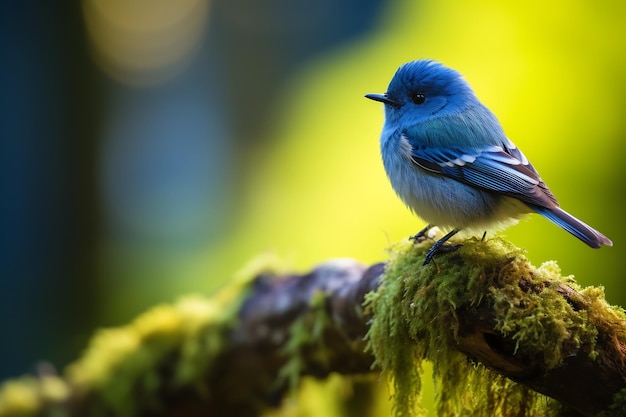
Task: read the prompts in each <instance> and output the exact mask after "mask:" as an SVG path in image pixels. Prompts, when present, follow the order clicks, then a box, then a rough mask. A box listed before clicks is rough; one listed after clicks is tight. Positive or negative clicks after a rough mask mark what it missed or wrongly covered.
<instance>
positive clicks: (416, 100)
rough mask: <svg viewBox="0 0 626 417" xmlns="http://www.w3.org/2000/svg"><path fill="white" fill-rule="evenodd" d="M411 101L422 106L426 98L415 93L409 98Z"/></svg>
mask: <svg viewBox="0 0 626 417" xmlns="http://www.w3.org/2000/svg"><path fill="white" fill-rule="evenodd" d="M411 100H413V103H415V104H422V103H424V102H425V101H426V96H425V95H424V94H422V93H415V94H413V95H412V96H411Z"/></svg>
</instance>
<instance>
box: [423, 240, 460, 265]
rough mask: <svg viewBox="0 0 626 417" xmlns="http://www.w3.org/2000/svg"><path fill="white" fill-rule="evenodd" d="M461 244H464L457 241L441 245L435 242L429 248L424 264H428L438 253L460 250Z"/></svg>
mask: <svg viewBox="0 0 626 417" xmlns="http://www.w3.org/2000/svg"><path fill="white" fill-rule="evenodd" d="M461 246H463V244H462V243H455V244H453V245H439V246H437V244H435V245H433V246H432V247H431V248H430V249H429V250H428V252H426V259H424V263H423V265H428V264H429V263H430V261H432V260H433V258H434V257H435V255H436V254H441V253H450V252H454V251H456V250H458V249H459V248H460V247H461Z"/></svg>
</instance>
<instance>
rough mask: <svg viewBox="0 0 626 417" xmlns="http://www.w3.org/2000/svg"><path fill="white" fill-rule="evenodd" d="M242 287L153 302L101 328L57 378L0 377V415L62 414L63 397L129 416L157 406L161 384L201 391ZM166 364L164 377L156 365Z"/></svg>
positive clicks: (89, 412) (95, 410) (97, 411)
mask: <svg viewBox="0 0 626 417" xmlns="http://www.w3.org/2000/svg"><path fill="white" fill-rule="evenodd" d="M245 293H246V291H245V289H244V288H243V287H241V286H236V288H234V287H233V288H230V289H229V290H227V291H224V292H223V293H222V294H220V295H219V296H217V297H214V298H212V299H207V298H205V297H202V296H189V297H186V298H184V299H182V300H180V301H179V302H178V303H176V304H174V305H161V306H157V307H154V308H153V309H151V310H150V311H148V312H146V313H144V314H143V315H141V316H139V317H138V318H137V319H135V320H134V321H133V322H132V323H130V324H129V325H126V326H124V327H119V328H114V329H106V330H101V331H99V332H98V333H96V335H95V337H94V338H93V339H92V341H91V343H90V345H89V347H88V348H87V350H86V352H85V353H84V355H83V356H82V357H81V358H80V359H79V360H77V361H76V362H74V363H73V364H71V365H70V366H69V367H68V368H67V370H66V372H65V375H64V377H63V378H60V377H52V376H44V377H40V378H34V377H24V378H22V379H19V380H16V381H9V382H7V383H5V384H4V385H3V386H2V387H1V388H0V416H2V417H8V416H11V417H18V416H19V417H22V416H24V417H27V416H35V415H39V414H38V413H40V412H41V409H42V408H43V407H46V409H47V410H48V413H47V414H46V415H51V416H58V417H61V416H64V415H67V414H66V411H64V410H63V407H62V405H63V404H64V403H65V402H67V401H72V402H74V401H76V403H77V404H83V405H82V406H79V407H84V410H82V414H81V415H86V416H105V415H115V416H135V415H137V414H138V413H139V412H140V411H146V409H149V410H152V411H155V410H159V407H160V402H159V395H158V393H159V390H160V389H163V388H165V386H167V388H168V389H176V388H179V387H183V386H184V387H188V388H191V389H195V390H197V391H198V392H199V393H200V394H202V392H203V390H204V389H205V388H206V387H205V386H204V385H203V384H204V382H203V381H204V379H205V378H206V376H207V372H208V370H209V369H210V367H211V365H212V361H213V360H214V359H215V357H216V356H217V355H218V354H219V353H220V352H221V349H222V343H223V340H224V333H225V331H227V330H228V329H229V328H230V327H231V326H233V325H235V315H234V313H235V312H236V311H237V309H238V307H239V303H240V300H242V299H243V298H244V297H245ZM164 366H165V367H167V369H168V372H166V373H165V374H167V376H166V377H165V376H164V375H162V374H161V373H160V371H163V367H164ZM172 374H173V375H172ZM86 399H88V400H86ZM138 404H141V409H140V408H139V406H138Z"/></svg>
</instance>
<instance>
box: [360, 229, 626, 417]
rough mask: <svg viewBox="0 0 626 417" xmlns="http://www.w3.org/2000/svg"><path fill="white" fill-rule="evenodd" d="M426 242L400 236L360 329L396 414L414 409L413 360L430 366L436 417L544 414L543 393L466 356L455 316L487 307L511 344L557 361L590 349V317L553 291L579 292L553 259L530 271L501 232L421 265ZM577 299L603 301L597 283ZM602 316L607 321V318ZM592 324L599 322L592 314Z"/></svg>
mask: <svg viewBox="0 0 626 417" xmlns="http://www.w3.org/2000/svg"><path fill="white" fill-rule="evenodd" d="M428 246H429V245H427V244H420V245H413V244H412V242H409V241H404V242H400V243H398V244H396V245H394V246H392V247H391V249H390V254H391V259H390V262H389V264H388V266H387V269H386V271H385V276H384V277H383V280H382V285H381V287H380V289H379V291H378V292H376V293H372V294H369V295H368V297H367V300H366V305H367V307H368V308H369V311H370V312H371V313H372V314H373V316H374V319H373V322H372V325H371V327H370V331H369V333H368V341H369V349H370V350H371V351H372V353H373V354H374V355H375V357H376V364H375V365H376V366H378V367H380V368H382V370H383V371H384V372H386V373H388V374H390V376H391V378H392V380H393V387H394V391H395V393H394V400H395V412H396V415H398V416H408V415H413V414H415V413H416V412H419V392H420V384H421V380H420V374H421V366H422V362H423V361H425V360H427V361H431V362H432V363H433V369H434V379H435V384H436V387H437V398H436V403H437V412H438V415H439V416H458V415H463V416H493V415H498V416H511V415H514V416H527V417H529V416H546V415H552V414H550V412H549V411H548V409H549V408H550V407H547V406H546V405H547V403H548V402H549V401H550V400H549V399H547V398H546V397H543V396H541V395H539V394H536V393H534V392H532V391H530V390H528V389H526V388H525V387H523V386H521V385H518V384H516V383H514V382H512V381H510V380H508V379H506V378H503V377H501V376H499V375H497V374H495V373H494V372H492V371H490V370H488V369H486V368H485V367H484V366H482V365H480V364H475V363H470V362H469V361H468V359H467V358H466V356H465V355H463V354H461V353H460V352H459V351H458V349H457V348H456V346H457V341H458V337H459V335H458V330H459V323H460V319H462V315H464V314H467V313H468V312H472V311H475V310H476V309H478V308H479V307H484V306H485V305H487V306H489V309H490V310H492V311H494V312H495V315H496V317H495V318H496V323H495V328H496V330H499V331H500V332H502V333H503V334H505V335H508V337H510V338H511V339H512V340H514V341H515V343H516V346H515V348H514V349H515V351H516V352H518V353H522V354H524V353H525V352H526V351H527V352H528V353H531V352H532V353H533V354H534V357H541V355H536V354H535V353H536V352H541V353H542V354H543V358H544V366H545V367H546V368H547V369H550V368H553V367H556V366H558V365H559V364H560V363H561V361H562V360H563V352H564V350H567V349H570V348H572V347H579V346H581V345H583V344H584V345H586V346H588V347H589V350H590V353H589V355H590V356H591V357H592V358H593V357H595V355H597V352H596V344H595V343H596V336H597V326H598V320H590V318H589V317H588V313H587V311H586V310H579V311H576V309H574V308H573V307H572V306H571V305H570V304H568V303H567V301H566V300H565V298H564V297H563V296H562V294H561V293H559V289H560V287H559V286H560V285H561V284H567V285H569V286H570V287H572V288H574V289H576V290H580V288H578V286H577V285H576V284H575V283H574V282H573V280H572V279H571V278H569V277H562V276H561V275H560V271H559V269H558V267H557V265H556V264H555V263H553V262H549V263H546V264H544V265H542V266H541V267H540V268H534V267H533V266H532V265H530V263H529V262H528V260H527V259H526V258H525V256H524V254H523V252H522V251H521V250H520V249H518V248H516V247H514V246H512V245H511V244H509V243H507V242H505V241H504V240H502V239H498V238H496V239H491V240H488V241H477V240H470V241H467V242H465V244H464V246H463V247H461V249H459V250H458V251H457V252H455V253H452V254H448V255H441V256H439V257H437V258H436V259H435V260H434V261H433V262H431V263H430V264H429V265H427V266H422V263H423V261H424V257H423V255H424V252H425V250H426V249H428ZM581 293H582V294H583V297H584V299H585V300H586V301H585V302H592V303H593V302H597V303H599V304H601V303H603V305H602V306H601V307H602V309H601V310H598V311H602V312H605V311H607V310H608V311H609V312H607V313H598V314H600V315H602V316H603V317H605V318H606V317H610V316H611V314H617V315H618V316H619V314H620V312H619V311H617V312H616V310H615V309H610V308H608V306H607V305H606V302H604V300H603V298H602V294H601V291H598V290H597V289H587V290H581ZM609 320H610V318H609ZM600 322H601V320H600Z"/></svg>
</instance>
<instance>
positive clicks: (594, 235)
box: [531, 205, 613, 248]
mask: <svg viewBox="0 0 626 417" xmlns="http://www.w3.org/2000/svg"><path fill="white" fill-rule="evenodd" d="M531 207H532V209H533V210H535V211H536V212H537V213H539V214H541V215H542V216H543V217H545V218H546V219H548V220H550V221H551V222H552V223H554V224H556V225H557V226H560V227H562V228H563V229H565V230H567V231H568V232H570V233H571V234H573V235H574V236H576V237H577V238H578V239H580V240H582V241H583V242H585V243H586V244H587V245H589V246H591V247H592V248H599V247H601V246H602V245H607V246H613V242H611V240H610V239H609V238H607V237H606V236H604V235H603V234H602V233H600V232H598V231H597V230H596V229H594V228H593V227H591V226H589V225H587V224H585V223H583V222H581V221H580V220H578V219H577V218H576V217H574V216H572V215H571V214H569V213H568V212H566V211H565V210H563V209H561V208H559V207H553V208H546V207H539V206H534V205H533V206H531Z"/></svg>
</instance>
